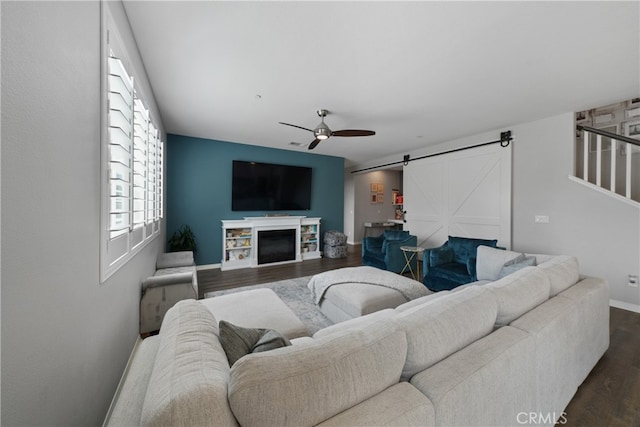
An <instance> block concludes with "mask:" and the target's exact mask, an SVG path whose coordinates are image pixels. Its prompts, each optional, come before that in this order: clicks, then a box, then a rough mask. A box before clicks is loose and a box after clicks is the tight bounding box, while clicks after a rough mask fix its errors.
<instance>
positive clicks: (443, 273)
mask: <svg viewBox="0 0 640 427" xmlns="http://www.w3.org/2000/svg"><path fill="white" fill-rule="evenodd" d="M496 244H497V240H484V239H471V238H467V237H454V236H449V240H447V241H446V242H445V243H444V244H443V245H442V246H439V247H437V248H433V249H427V250H425V251H424V252H423V255H422V256H423V259H422V269H423V270H422V271H423V276H422V283H424V284H425V286H426V287H427V288H429V289H430V290H432V291H444V290H450V289H453V288H455V287H458V286H460V285H464V284H466V283H471V282H475V281H476V280H477V279H476V254H477V252H478V246H490V247H492V248H495V247H496Z"/></svg>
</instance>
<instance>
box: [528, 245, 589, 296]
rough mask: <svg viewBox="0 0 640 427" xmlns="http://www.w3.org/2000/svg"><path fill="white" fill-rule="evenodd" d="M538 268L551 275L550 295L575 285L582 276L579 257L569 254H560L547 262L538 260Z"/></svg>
mask: <svg viewBox="0 0 640 427" xmlns="http://www.w3.org/2000/svg"><path fill="white" fill-rule="evenodd" d="M538 268H539V269H541V270H543V271H544V272H545V273H546V274H547V276H548V277H549V283H550V285H551V289H550V293H549V296H550V297H554V296H556V295H558V294H559V293H560V292H562V291H564V290H565V289H567V288H568V287H569V286H571V285H574V284H576V283H577V282H578V280H579V278H580V273H579V269H578V258H576V257H574V256H569V255H558V256H555V257H553V258H551V259H550V260H548V261H545V262H542V263H540V262H538Z"/></svg>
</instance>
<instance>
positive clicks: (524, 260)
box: [498, 254, 536, 279]
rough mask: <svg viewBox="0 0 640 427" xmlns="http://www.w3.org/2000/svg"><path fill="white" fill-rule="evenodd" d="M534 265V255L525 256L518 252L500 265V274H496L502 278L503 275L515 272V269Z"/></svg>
mask: <svg viewBox="0 0 640 427" xmlns="http://www.w3.org/2000/svg"><path fill="white" fill-rule="evenodd" d="M535 265H536V257H534V256H526V255H525V254H520V255H518V256H517V257H515V258H514V259H512V260H510V261H507V262H505V263H504V265H503V266H502V269H501V270H500V274H498V279H502V278H503V277H505V276H508V275H510V274H511V273H515V272H516V271H518V270H520V269H522V268H525V267H531V266H535Z"/></svg>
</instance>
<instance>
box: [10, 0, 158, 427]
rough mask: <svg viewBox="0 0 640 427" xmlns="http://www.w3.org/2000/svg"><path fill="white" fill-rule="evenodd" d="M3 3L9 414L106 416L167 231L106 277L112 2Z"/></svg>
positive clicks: (22, 417)
mask: <svg viewBox="0 0 640 427" xmlns="http://www.w3.org/2000/svg"><path fill="white" fill-rule="evenodd" d="M1 7H2V9H1V16H2V155H1V159H2V165H1V166H2V169H1V173H2V202H1V205H2V254H1V258H2V261H1V263H2V267H3V269H2V298H1V302H2V312H1V313H2V424H3V425H21V426H26V425H68V426H71V425H83V426H86V425H98V424H100V423H102V420H103V418H104V416H105V414H106V411H107V408H108V406H109V403H110V400H111V397H112V396H113V393H114V391H115V388H116V385H117V382H118V381H119V379H120V376H121V374H122V371H123V369H124V366H125V364H126V361H127V358H128V356H129V354H130V352H131V350H132V347H133V344H134V342H135V340H136V337H137V334H138V322H139V315H138V310H139V309H138V305H139V299H140V281H141V280H142V279H143V278H144V277H146V276H148V275H150V274H152V272H153V270H154V265H155V258H156V255H157V254H158V253H159V252H160V251H161V250H162V246H163V244H162V243H163V241H164V234H162V235H161V236H160V238H158V239H156V240H154V241H153V242H152V243H151V244H150V245H149V246H147V247H146V248H144V249H143V250H142V251H141V252H140V253H139V254H138V255H137V256H135V257H134V258H133V260H132V261H130V262H129V263H128V264H127V265H125V266H124V267H123V268H122V269H121V270H119V271H118V272H116V273H115V274H114V275H113V276H112V277H111V278H110V279H109V280H108V281H106V282H105V283H100V281H99V242H100V240H99V239H100V126H101V123H100V90H99V89H100V72H99V70H100V4H99V3H98V2H96V1H93V2H64V3H63V2H2V3H1Z"/></svg>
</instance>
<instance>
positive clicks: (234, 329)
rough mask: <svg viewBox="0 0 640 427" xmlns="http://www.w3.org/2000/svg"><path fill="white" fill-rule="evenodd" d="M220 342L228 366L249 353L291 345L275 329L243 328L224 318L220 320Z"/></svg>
mask: <svg viewBox="0 0 640 427" xmlns="http://www.w3.org/2000/svg"><path fill="white" fill-rule="evenodd" d="M219 327H220V344H222V348H223V349H224V352H225V354H226V355H227V360H228V361H229V366H233V364H234V363H236V362H237V361H238V359H240V358H241V357H243V356H246V355H247V354H250V353H257V352H261V351H268V350H274V349H276V348H280V347H286V346H288V345H291V342H289V340H288V339H287V338H286V337H284V336H283V335H282V334H280V333H279V332H277V331H274V330H272V329H263V328H243V327H241V326H238V325H234V324H233V323H229V322H227V321H225V320H221V321H220V325H219Z"/></svg>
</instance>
